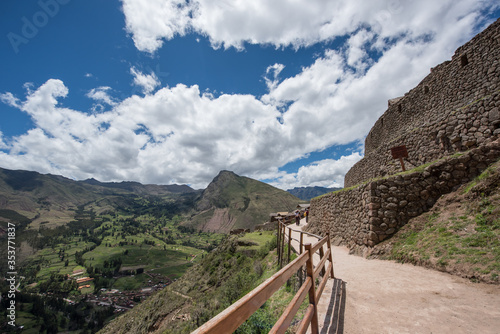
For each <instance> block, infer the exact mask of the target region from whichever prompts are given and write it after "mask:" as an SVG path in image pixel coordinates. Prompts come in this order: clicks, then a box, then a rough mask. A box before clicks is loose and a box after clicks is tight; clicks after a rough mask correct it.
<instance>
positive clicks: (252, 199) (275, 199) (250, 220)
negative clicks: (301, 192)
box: [186, 171, 301, 233]
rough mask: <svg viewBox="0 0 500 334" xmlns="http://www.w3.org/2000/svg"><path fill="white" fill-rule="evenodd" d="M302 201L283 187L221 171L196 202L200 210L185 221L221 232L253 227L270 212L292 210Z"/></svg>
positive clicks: (188, 223) (207, 229)
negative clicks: (281, 188) (279, 187)
mask: <svg viewBox="0 0 500 334" xmlns="http://www.w3.org/2000/svg"><path fill="white" fill-rule="evenodd" d="M300 202H301V201H300V199H298V198H297V197H295V196H293V195H291V194H289V193H287V192H286V191H284V190H280V189H278V188H275V187H272V186H270V185H268V184H266V183H263V182H260V181H256V180H253V179H250V178H247V177H242V176H238V175H236V174H235V173H233V172H229V171H221V172H220V173H219V175H217V176H216V177H215V178H214V179H213V181H212V182H211V183H210V184H209V185H208V187H207V188H206V189H205V190H204V191H203V193H202V195H201V198H200V199H199V200H198V202H197V204H196V211H197V213H196V214H195V215H193V216H192V217H191V219H190V220H189V222H187V223H186V224H187V225H189V226H192V227H195V228H197V229H200V230H203V231H215V232H222V233H227V232H229V231H230V230H232V229H238V228H243V229H253V228H254V227H255V225H258V224H263V223H264V222H266V221H268V220H269V214H270V213H272V212H277V211H292V210H293V209H294V208H295V207H296V206H297V204H298V203H300Z"/></svg>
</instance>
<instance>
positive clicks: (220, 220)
mask: <svg viewBox="0 0 500 334" xmlns="http://www.w3.org/2000/svg"><path fill="white" fill-rule="evenodd" d="M137 197H146V198H148V197H150V198H152V197H154V198H155V201H156V202H158V201H160V203H161V202H162V201H163V203H164V204H165V206H166V207H169V208H172V207H175V206H177V207H178V211H179V212H180V211H183V213H184V216H185V217H186V219H184V221H183V222H182V223H181V224H183V225H186V226H189V227H193V228H196V229H198V230H203V231H212V232H222V233H228V232H229V231H230V230H231V229H235V228H245V229H247V228H248V229H253V228H254V227H255V225H258V224H262V223H264V222H266V221H267V220H268V218H269V214H270V213H272V212H276V211H291V210H293V209H294V208H295V207H296V205H297V204H298V203H299V202H300V200H299V199H298V198H297V197H295V196H293V195H291V194H289V193H288V192H285V191H283V190H280V189H278V188H275V187H272V186H270V185H268V184H265V183H262V182H260V181H256V180H253V179H250V178H247V177H241V176H238V175H236V174H235V173H233V172H230V171H221V172H220V173H219V175H217V176H216V177H215V178H214V180H213V181H212V182H211V183H210V184H209V185H208V187H207V188H206V189H205V190H194V189H192V188H191V187H189V186H187V185H152V184H149V185H143V184H140V183H138V182H100V181H98V180H95V179H88V180H84V181H74V180H71V179H68V178H65V177H63V176H58V175H51V174H40V173H37V172H31V171H23V170H9V169H3V168H0V218H1V217H4V218H7V217H11V216H12V214H13V213H15V214H19V215H21V216H24V217H26V218H28V219H29V220H30V221H31V223H30V224H29V228H39V227H40V225H42V224H43V225H44V227H48V228H50V227H56V226H59V225H63V224H65V223H68V222H70V221H71V220H73V219H74V216H75V212H76V210H77V209H78V208H79V207H81V206H86V208H87V209H92V210H94V211H95V212H96V213H101V212H105V211H106V210H114V209H116V208H118V207H122V206H123V205H125V204H126V203H129V202H130V201H132V200H133V199H134V198H137ZM181 209H182V210H181ZM177 213H178V212H176V214H177ZM5 216H7V217H5Z"/></svg>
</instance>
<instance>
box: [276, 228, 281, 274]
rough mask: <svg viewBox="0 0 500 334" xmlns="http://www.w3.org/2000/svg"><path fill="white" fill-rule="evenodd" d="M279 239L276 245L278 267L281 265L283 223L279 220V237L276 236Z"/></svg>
mask: <svg viewBox="0 0 500 334" xmlns="http://www.w3.org/2000/svg"><path fill="white" fill-rule="evenodd" d="M276 238H277V241H278V242H277V244H276V251H277V253H278V265H279V263H280V248H281V221H279V220H278V235H277V236H276Z"/></svg>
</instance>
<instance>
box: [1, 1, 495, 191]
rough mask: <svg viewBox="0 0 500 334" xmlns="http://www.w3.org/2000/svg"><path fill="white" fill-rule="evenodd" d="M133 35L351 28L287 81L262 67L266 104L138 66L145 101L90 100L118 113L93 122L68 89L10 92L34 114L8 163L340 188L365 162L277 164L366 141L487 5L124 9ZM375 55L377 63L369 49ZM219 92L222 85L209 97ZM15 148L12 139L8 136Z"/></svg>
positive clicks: (235, 38)
mask: <svg viewBox="0 0 500 334" xmlns="http://www.w3.org/2000/svg"><path fill="white" fill-rule="evenodd" d="M122 2H123V11H124V13H125V16H126V26H127V30H128V31H129V32H130V33H131V34H132V37H133V39H134V43H135V44H136V46H137V48H138V49H139V50H143V51H147V52H155V51H156V50H157V49H158V48H160V47H161V45H162V43H163V40H165V39H166V40H168V39H171V38H173V37H174V36H175V35H176V34H178V35H183V34H186V33H188V32H189V31H196V32H198V33H201V34H204V35H206V36H208V37H209V38H210V40H211V41H212V43H213V45H214V46H224V47H230V46H234V47H236V48H242V47H243V46H244V42H245V41H246V42H250V43H268V44H273V45H275V46H289V45H291V46H294V47H300V46H307V45H312V44H313V43H316V42H318V41H325V40H331V39H334V38H335V37H338V36H343V35H344V34H347V33H353V35H352V36H351V37H349V38H347V39H346V40H345V43H344V44H343V45H342V46H341V47H340V48H338V49H327V50H324V51H323V53H322V54H320V55H319V57H318V58H316V60H315V61H314V63H313V64H312V65H310V66H308V67H304V68H303V69H302V71H301V72H300V73H299V74H297V75H295V76H293V77H288V78H280V77H279V76H280V74H281V75H282V70H283V68H284V65H283V64H279V63H276V64H274V65H270V66H269V67H268V68H267V69H266V71H265V77H264V79H265V82H266V85H267V87H268V90H269V91H268V93H267V94H266V95H264V96H262V97H260V98H259V97H255V96H252V95H241V94H233V95H228V94H220V95H219V96H218V97H215V96H214V95H212V94H210V93H209V92H205V93H202V92H200V90H199V88H198V86H196V85H193V86H186V85H183V84H178V85H176V86H174V87H170V88H168V87H165V88H158V87H159V86H160V80H159V79H158V77H157V76H156V75H155V74H154V73H150V74H144V73H142V72H141V71H139V70H138V69H136V68H135V67H132V68H131V69H130V73H131V74H132V75H133V76H134V85H136V86H137V87H139V88H140V89H141V90H142V92H143V93H144V95H143V96H139V95H133V96H131V97H129V98H126V99H124V100H123V101H117V100H115V99H113V98H112V97H111V96H110V95H109V93H110V91H111V88H109V87H98V88H95V89H93V90H91V91H89V92H88V93H87V96H88V97H89V98H92V99H94V100H95V101H96V102H99V103H105V104H107V105H109V106H110V107H111V110H108V111H104V109H103V110H101V112H99V113H95V114H88V113H85V112H82V111H78V110H72V109H69V108H64V107H62V106H61V105H60V104H59V103H58V101H59V100H60V99H63V98H65V97H66V96H67V95H68V93H69V92H68V88H67V87H66V86H65V85H64V83H63V82H62V81H60V80H55V79H50V80H48V81H47V82H45V83H44V84H42V85H41V86H40V87H38V88H37V89H34V90H31V88H30V89H27V94H26V97H25V99H24V101H21V100H19V99H18V98H16V97H15V96H14V95H12V94H11V93H4V94H1V95H0V99H1V101H2V102H4V103H6V104H8V105H10V106H12V107H15V108H18V109H20V110H22V111H24V112H26V113H27V114H28V115H30V117H31V118H32V119H33V122H34V124H35V126H36V127H35V128H34V129H32V130H30V131H28V132H27V133H25V134H23V135H21V136H18V137H14V138H12V140H9V143H8V149H7V150H8V153H5V152H0V165H1V166H2V167H6V168H22V169H32V170H37V171H40V172H51V173H56V174H62V175H65V176H69V177H74V178H77V179H85V178H88V177H96V178H98V179H100V180H102V181H120V180H136V181H139V182H143V183H160V184H164V183H172V182H175V183H189V184H191V185H192V186H193V187H195V188H203V187H205V186H206V185H207V184H208V182H210V181H211V180H212V178H213V177H214V176H215V175H216V174H217V173H218V172H219V171H220V170H221V169H229V170H233V171H234V172H236V173H237V174H240V175H246V176H249V177H253V178H257V179H275V180H276V181H274V184H275V185H277V186H279V187H280V188H285V189H286V188H293V187H295V186H307V185H321V186H335V185H341V184H342V182H343V175H345V173H346V172H347V170H348V169H349V168H350V166H352V164H354V163H355V162H356V161H357V160H359V159H360V158H361V157H360V155H359V153H353V154H351V155H348V156H343V157H341V158H340V159H338V160H333V159H326V160H321V161H317V162H315V163H313V164H310V165H308V166H304V167H301V168H300V169H299V170H298V172H297V173H291V174H287V173H286V172H283V171H279V167H281V166H284V165H285V164H287V163H288V162H291V161H294V160H297V159H300V158H303V157H305V156H307V155H308V154H309V153H310V152H313V151H320V150H322V149H325V148H327V147H330V146H332V145H338V144H346V143H351V142H355V141H362V140H363V138H364V136H365V135H366V133H367V132H368V131H369V129H370V128H371V126H372V125H373V124H374V122H375V120H376V119H377V118H378V117H379V116H380V115H381V114H382V113H383V112H384V111H385V109H386V107H387V100H388V99H390V98H393V97H396V96H400V95H402V94H404V93H405V92H406V91H407V90H409V89H410V88H412V87H414V86H415V85H416V84H417V83H418V82H419V81H420V80H421V79H422V78H423V77H424V76H425V75H426V74H427V73H428V72H429V68H430V67H433V66H435V65H437V64H438V63H440V62H442V61H443V60H445V59H447V58H449V57H450V56H451V54H452V52H453V51H454V50H455V48H456V47H458V46H459V45H461V44H462V43H463V42H465V41H466V40H467V39H469V38H470V37H471V36H472V34H473V33H474V32H475V27H476V25H477V23H478V21H480V20H479V17H478V12H477V9H478V8H479V6H486V5H487V4H489V3H487V2H477V1H466V0H462V1H455V2H451V1H440V2H438V1H428V0H425V1H420V2H416V1H413V2H404V3H403V2H398V1H392V2H386V1H371V2H362V3H361V2H360V1H359V0H354V1H349V2H347V1H335V2H334V1H322V0H312V1H307V2H306V1H294V2H293V3H292V4H290V2H286V3H285V2H284V1H282V0H276V1H262V0H255V1H235V2H228V1H226V2H222V1H219V2H209V1H207V0H193V1H190V2H189V3H187V2H185V1H181V0H177V1H173V0H164V1H160V0H154V1H147V2H146V1H137V0H122ZM373 53H376V54H377V56H376V57H374V58H372V56H370V55H371V54H373ZM213 88H215V87H212V89H213ZM0 145H3V146H4V147H5V146H6V144H5V143H4V142H3V140H2V141H0Z"/></svg>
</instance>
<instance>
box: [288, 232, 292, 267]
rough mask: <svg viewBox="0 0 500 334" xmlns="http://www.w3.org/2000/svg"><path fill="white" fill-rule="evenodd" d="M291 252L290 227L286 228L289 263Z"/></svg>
mask: <svg viewBox="0 0 500 334" xmlns="http://www.w3.org/2000/svg"><path fill="white" fill-rule="evenodd" d="M291 254H292V229H291V228H290V227H289V228H288V262H287V264H288V263H290V257H291Z"/></svg>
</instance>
